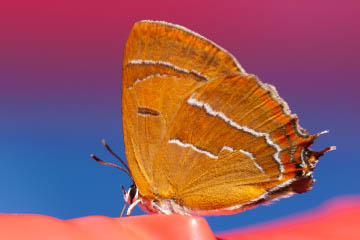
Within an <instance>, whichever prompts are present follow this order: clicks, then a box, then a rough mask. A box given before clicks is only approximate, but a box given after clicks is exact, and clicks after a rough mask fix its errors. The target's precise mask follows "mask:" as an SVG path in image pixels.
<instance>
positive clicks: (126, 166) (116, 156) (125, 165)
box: [101, 139, 130, 173]
mask: <svg viewBox="0 0 360 240" xmlns="http://www.w3.org/2000/svg"><path fill="white" fill-rule="evenodd" d="M101 142H102V144H104V146H105V148H106V150H108V151H109V153H110V154H111V155H113V156H114V157H115V158H116V159H117V160H119V161H120V162H121V164H122V165H123V166H124V167H125V168H126V169H127V171H128V172H129V173H130V169H129V167H128V165H127V164H126V163H125V162H124V161H123V160H122V159H121V158H120V157H119V156H118V155H117V154H116V153H114V151H113V150H112V149H111V148H110V147H109V145H108V144H107V143H106V141H105V139H103V140H102V141H101Z"/></svg>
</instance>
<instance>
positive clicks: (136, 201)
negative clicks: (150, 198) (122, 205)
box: [126, 199, 141, 216]
mask: <svg viewBox="0 0 360 240" xmlns="http://www.w3.org/2000/svg"><path fill="white" fill-rule="evenodd" d="M139 202H141V199H137V200H135V201H134V202H133V203H132V204H130V206H129V207H128V209H127V212H126V216H130V215H131V212H132V211H133V209H134V207H135V206H136V205H138V204H139Z"/></svg>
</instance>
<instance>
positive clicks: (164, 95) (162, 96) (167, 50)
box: [122, 21, 243, 198]
mask: <svg viewBox="0 0 360 240" xmlns="http://www.w3.org/2000/svg"><path fill="white" fill-rule="evenodd" d="M242 72H243V70H242V68H241V66H240V65H239V64H238V63H237V62H236V60H235V59H234V58H233V57H232V56H231V55H230V54H228V53H227V52H225V51H223V49H222V48H220V47H219V46H217V45H216V44H214V43H212V42H210V41H209V40H206V39H204V38H202V37H200V36H199V35H197V34H195V33H193V32H191V31H189V30H186V29H184V28H182V27H180V26H176V25H170V24H167V23H163V22H149V21H143V22H139V23H137V24H135V26H134V28H133V29H132V31H131V33H130V36H129V39H128V41H127V43H126V47H125V51H124V60H123V84H122V89H123V90H122V91H123V96H122V114H123V127H124V141H125V150H126V156H127V161H128V164H129V166H130V169H131V173H132V177H133V178H134V181H135V183H136V185H137V187H138V189H139V192H140V193H141V194H142V196H144V197H145V198H146V197H147V198H152V197H154V196H155V195H162V194H163V193H164V192H173V190H174V189H173V187H172V186H171V185H169V183H170V182H171V181H172V180H171V179H167V178H166V175H163V178H159V179H158V180H159V181H160V182H157V183H156V184H155V183H154V179H153V177H154V176H153V172H154V171H158V169H154V162H155V158H156V155H157V154H159V151H160V147H161V146H162V145H164V142H165V143H166V142H167V141H168V139H167V136H168V129H169V128H170V126H171V125H172V124H173V121H174V119H175V117H176V115H177V113H178V111H179V109H180V108H181V106H182V105H183V103H184V101H186V99H187V98H188V97H189V96H190V94H191V93H192V92H193V91H194V90H195V89H197V88H198V87H200V86H201V85H203V84H206V83H208V82H211V81H213V80H214V79H217V78H218V77H220V76H226V75H229V74H240V73H242ZM177 124H178V123H177ZM183 124H185V125H186V124H187V123H186V122H183ZM175 158H177V157H176V156H174V159H175ZM194 160H195V161H196V159H194ZM159 185H161V186H162V187H163V188H162V189H161V192H160V190H159Z"/></svg>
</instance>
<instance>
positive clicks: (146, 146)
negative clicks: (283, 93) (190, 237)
mask: <svg viewBox="0 0 360 240" xmlns="http://www.w3.org/2000/svg"><path fill="white" fill-rule="evenodd" d="M122 74H123V76H122V116H123V128H124V129H123V131H124V140H125V150H126V157H127V162H128V164H129V167H128V166H127V165H126V164H125V163H124V162H123V161H122V164H123V165H124V168H123V167H119V166H116V167H118V168H119V169H121V170H123V171H125V172H126V173H127V174H128V175H129V176H130V177H131V178H132V180H133V182H134V184H133V185H132V186H131V188H130V189H129V190H128V191H127V192H126V191H125V190H124V198H125V201H126V202H127V203H128V204H130V206H129V208H128V210H127V215H130V214H131V211H132V209H133V208H134V207H135V205H137V204H139V205H140V206H141V207H142V208H143V209H144V210H145V211H147V212H150V213H164V214H171V213H179V214H186V215H209V214H231V213H235V212H239V211H243V210H245V209H249V208H251V207H254V206H256V205H258V204H262V203H266V202H269V201H271V200H274V199H278V198H281V197H286V196H289V195H292V194H294V193H302V192H306V191H308V190H309V189H311V187H312V183H313V179H312V173H313V170H314V168H315V165H316V163H317V161H318V159H319V157H320V156H322V155H323V154H324V153H325V152H327V151H329V150H333V149H335V147H328V148H325V149H324V150H322V151H320V152H315V151H312V150H310V149H309V147H310V145H311V144H312V143H313V142H314V140H315V139H316V138H317V137H318V136H319V135H320V134H322V133H325V132H326V131H324V132H321V133H317V134H314V135H309V134H308V132H307V131H306V130H305V129H303V128H301V127H300V126H299V124H298V119H297V116H296V115H295V114H291V113H290V110H289V108H288V105H287V104H286V102H285V101H284V100H283V99H282V98H280V96H279V95H278V93H277V92H276V90H275V88H274V87H273V86H271V85H269V84H264V83H262V82H261V81H260V80H259V79H258V78H257V77H256V76H255V75H252V74H248V73H246V72H245V70H244V69H243V68H242V67H241V66H240V64H239V63H238V62H237V60H236V59H235V58H234V57H233V56H232V55H231V54H230V53H228V52H227V51H226V50H225V49H223V48H222V47H220V46H218V45H216V44H215V43H213V42H212V41H210V40H208V39H206V38H204V37H202V36H200V35H199V34H197V33H195V32H192V31H191V30H188V29H186V28H184V27H182V26H178V25H174V24H170V23H166V22H160V21H141V22H138V23H136V24H135V26H134V27H133V29H132V31H131V33H130V36H129V39H128V41H127V43H126V46H125V52H124V60H123V71H122ZM104 144H105V146H106V147H107V148H108V150H110V152H111V153H112V154H114V153H113V152H112V151H111V149H110V148H109V147H108V146H107V145H106V143H104ZM114 155H115V154H114ZM92 157H93V158H95V159H96V160H97V161H99V162H101V163H103V164H106V165H113V164H111V163H105V162H103V161H101V160H100V159H98V158H97V157H95V156H94V155H92Z"/></svg>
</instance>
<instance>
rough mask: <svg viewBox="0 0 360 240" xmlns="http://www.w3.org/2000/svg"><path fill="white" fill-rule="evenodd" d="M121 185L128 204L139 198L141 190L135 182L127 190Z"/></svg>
mask: <svg viewBox="0 0 360 240" xmlns="http://www.w3.org/2000/svg"><path fill="white" fill-rule="evenodd" d="M121 187H122V190H123V194H124V200H125V202H126V203H127V204H132V203H133V202H134V201H136V200H137V199H138V198H139V191H138V189H137V187H136V185H135V184H134V183H133V184H132V185H131V186H130V187H129V189H128V190H127V191H125V188H124V187H123V186H121Z"/></svg>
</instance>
